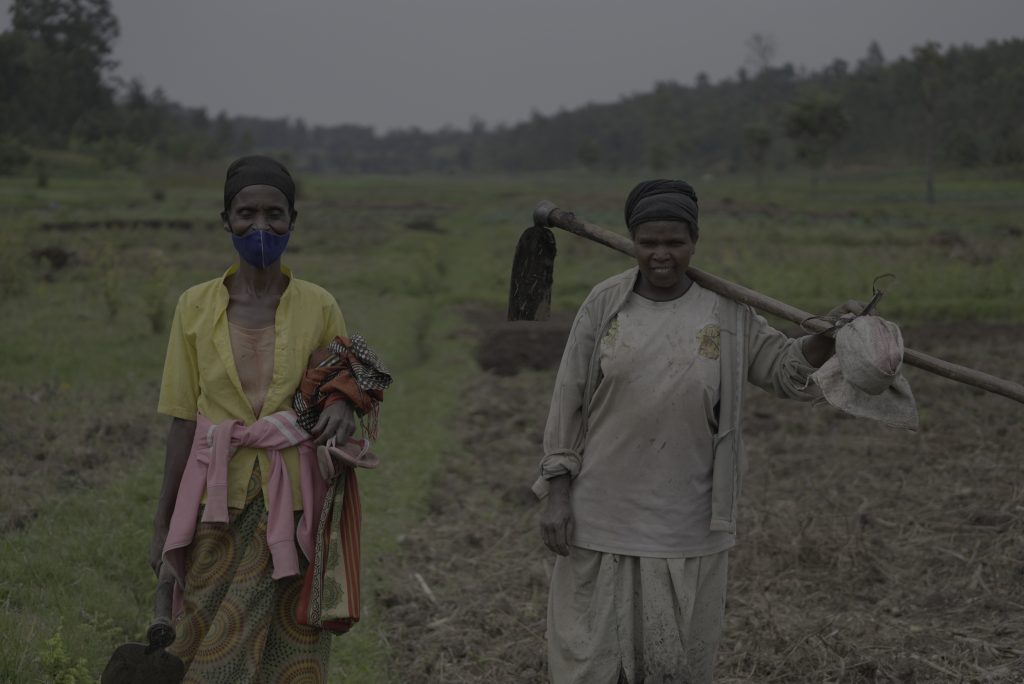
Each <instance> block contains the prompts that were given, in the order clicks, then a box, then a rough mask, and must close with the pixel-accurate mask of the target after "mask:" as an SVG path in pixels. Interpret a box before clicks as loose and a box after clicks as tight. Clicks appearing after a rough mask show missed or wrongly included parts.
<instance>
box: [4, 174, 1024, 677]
mask: <svg viewBox="0 0 1024 684" xmlns="http://www.w3.org/2000/svg"><path fill="white" fill-rule="evenodd" d="M72 161H74V160H72ZM74 168H75V167H74V164H72V163H71V162H69V163H68V165H67V166H66V167H59V168H55V170H54V171H53V174H52V177H51V181H50V184H49V186H48V187H47V188H42V189H40V188H36V187H35V186H34V179H33V178H32V177H30V176H25V177H16V178H6V179H0V215H2V216H4V217H5V219H6V223H7V225H6V226H5V231H6V232H5V233H4V235H3V238H2V239H3V243H2V244H0V259H3V261H2V264H0V266H3V274H2V275H0V285H2V286H3V287H4V288H5V289H4V292H8V291H9V292H10V294H8V295H7V296H5V297H2V298H0V313H2V315H3V317H4V320H5V321H10V322H11V324H9V325H5V326H0V346H2V347H3V348H4V349H5V350H7V353H6V354H5V355H4V356H3V358H0V378H3V381H2V382H0V416H4V417H3V418H0V421H3V423H2V425H0V427H2V432H3V434H5V435H17V436H18V439H16V440H8V441H7V443H6V444H5V446H4V447H3V448H4V454H3V456H4V458H3V459H0V462H3V463H4V464H5V465H3V466H0V475H2V477H3V484H4V486H5V487H6V488H8V489H10V488H12V487H15V486H20V485H16V484H14V483H17V482H24V483H29V482H33V481H36V480H38V479H39V477H38V474H37V473H38V471H39V466H37V465H36V464H35V461H34V459H36V458H37V456H38V455H39V454H42V455H43V458H44V460H45V461H46V462H53V461H57V462H61V461H60V460H61V459H65V460H67V461H69V463H68V466H67V467H68V468H69V469H73V470H75V471H76V473H77V474H75V475H74V476H71V475H69V476H68V477H67V478H66V481H65V480H60V482H59V483H51V482H50V481H49V480H43V483H44V484H43V485H42V486H40V494H39V496H38V497H35V503H32V504H30V503H26V504H25V506H31V507H33V508H34V511H35V514H36V515H35V518H34V519H26V520H27V522H26V523H25V524H24V525H22V528H21V529H9V530H8V531H7V532H5V533H4V534H3V535H2V536H0V549H2V554H0V605H2V606H3V611H2V613H0V682H5V681H12V682H15V681H16V682H23V681H46V680H47V677H51V678H52V673H51V674H48V672H49V671H50V670H53V668H55V667H56V668H65V669H66V670H67V671H68V672H74V671H75V669H76V668H77V667H78V663H79V661H80V660H84V661H85V663H86V665H87V668H88V670H89V672H91V673H92V674H93V675H95V674H98V672H99V670H100V668H101V667H102V665H103V663H104V662H105V660H106V658H107V657H108V656H109V653H110V651H111V649H112V648H113V646H114V645H116V644H117V643H119V642H120V641H123V640H125V639H127V638H134V639H137V638H140V637H141V633H142V630H143V629H144V628H145V625H146V623H147V621H148V615H149V600H150V592H151V591H152V588H153V581H152V578H151V577H150V573H149V570H148V568H147V567H146V562H145V558H146V550H147V546H148V538H149V528H150V516H151V515H152V510H153V506H154V504H155V497H156V493H157V490H158V483H159V477H160V470H161V468H162V447H161V438H162V432H163V431H164V430H165V429H166V421H165V420H164V419H162V418H159V417H157V416H155V415H153V410H154V408H155V404H156V394H157V390H158V381H159V377H160V371H161V367H162V363H163V354H164V348H165V344H166V339H165V336H164V333H163V332H161V331H159V325H158V323H159V319H160V317H161V316H163V317H165V318H166V317H169V315H170V312H171V308H172V306H173V302H174V301H175V299H176V297H177V295H178V293H180V292H181V291H182V290H183V289H185V288H186V287H188V286H189V285H192V284H194V283H197V282H200V281H203V280H207V279H210V278H214V277H217V276H218V275H219V274H220V273H221V272H223V270H224V269H225V268H226V267H227V266H228V264H229V263H230V262H231V261H232V259H233V252H232V250H231V247H230V242H229V240H228V239H227V237H226V236H225V234H224V233H223V232H222V230H221V228H220V225H219V220H218V219H217V214H218V212H219V210H220V206H219V190H218V188H219V182H220V181H219V173H221V171H217V173H214V172H213V171H212V170H209V171H203V172H202V173H199V174H196V175H194V176H191V177H190V176H189V175H188V174H184V173H177V172H175V171H173V170H160V171H158V172H150V173H149V175H147V174H140V175H127V174H96V173H91V172H86V171H85V170H81V169H80V170H78V171H74ZM68 169H71V170H68ZM155 173H156V174H157V176H158V177H156V176H154V174H155ZM635 180H636V178H635V177H632V176H631V177H592V176H584V175H561V176H554V175H536V176H525V177H505V176H501V177H499V176H494V177H479V178H471V179H470V178H458V177H398V178H393V177H388V178H375V177H319V176H316V177H302V178H300V184H301V199H300V205H299V207H300V211H301V215H300V221H299V224H298V228H297V230H296V234H295V236H294V238H293V239H292V242H291V244H290V251H289V253H288V255H287V258H286V262H287V263H288V264H289V265H290V266H291V267H292V268H293V269H294V271H295V274H296V275H297V276H298V277H300V278H304V279H308V280H312V281H314V282H316V283H318V284H320V285H322V286H324V287H326V288H327V289H328V290H329V291H331V292H332V293H334V294H335V296H336V297H337V299H338V300H339V302H340V304H341V307H342V310H343V311H344V313H345V316H346V319H347V321H348V324H349V329H350V330H352V331H359V332H362V333H363V334H364V335H366V337H367V339H368V340H369V341H370V342H371V344H373V345H374V346H375V347H376V348H378V349H379V350H380V352H381V355H382V357H383V358H384V359H385V360H386V362H387V363H388V364H389V365H390V366H391V368H392V370H393V371H394V373H395V376H396V384H395V385H394V387H393V389H392V390H390V391H389V394H388V397H387V400H386V402H385V406H384V414H383V426H382V435H383V439H382V441H381V443H380V444H379V445H378V447H377V451H378V453H380V454H381V456H382V458H383V461H384V463H383V465H382V467H381V469H380V470H379V471H377V472H373V473H368V474H366V476H365V477H363V478H362V480H361V485H362V488H363V501H364V506H365V528H364V535H363V538H364V542H365V545H366V546H365V549H364V558H365V568H364V576H365V578H366V586H365V594H364V595H365V620H364V622H363V623H362V624H360V625H359V626H358V627H357V628H356V629H355V630H354V631H353V633H351V634H349V635H347V636H345V637H343V638H341V639H338V640H336V643H335V648H334V656H333V661H332V662H333V676H334V677H336V678H341V677H345V678H348V679H349V680H352V681H361V682H383V681H386V677H387V675H386V670H387V668H386V664H387V662H388V661H389V644H388V641H387V634H385V633H384V632H383V630H382V627H381V623H380V621H379V619H378V615H379V613H380V609H379V606H377V605H376V604H375V598H374V597H375V592H376V589H377V587H378V586H379V584H378V582H379V578H380V577H381V576H382V575H383V574H385V573H387V572H388V568H387V567H384V566H383V563H382V561H381V558H382V557H384V556H386V555H388V554H389V553H391V552H393V551H394V550H395V548H396V545H397V544H398V542H397V539H398V538H399V536H400V535H402V534H404V533H405V531H406V530H407V529H408V528H409V527H410V526H411V525H412V524H413V523H414V522H415V521H417V520H418V519H419V518H420V517H421V515H422V513H423V511H424V507H425V505H426V501H427V493H428V490H429V489H430V487H431V485H432V483H433V482H434V479H435V476H436V474H437V472H438V471H439V469H442V468H443V467H444V460H445V457H446V455H448V454H451V453H452V450H454V449H458V448H459V447H458V445H457V442H456V438H455V435H456V432H455V430H454V427H453V426H454V425H455V424H456V423H457V422H458V421H459V420H460V418H461V416H462V415H463V414H464V412H465V410H466V407H465V405H464V398H463V397H461V396H460V392H461V388H462V387H464V386H465V382H466V381H467V380H468V379H469V378H471V376H472V375H473V374H474V373H475V372H476V366H475V362H474V361H473V359H472V347H473V345H474V344H475V340H474V339H473V338H472V337H471V336H468V335H467V334H465V331H464V328H465V324H464V322H463V321H462V320H461V317H460V314H459V312H460V311H462V310H464V308H465V307H467V306H473V307H484V308H490V309H495V310H498V311H501V310H504V308H505V306H506V297H507V293H508V273H509V266H510V264H511V258H512V254H513V251H514V248H515V243H516V240H517V238H518V236H519V234H520V233H521V231H522V230H523V229H524V228H525V227H526V226H527V224H528V223H529V222H530V215H531V211H532V207H533V206H534V205H535V204H536V202H537V201H539V200H541V199H550V200H552V201H554V202H556V204H559V205H560V206H563V207H565V208H568V209H572V210H575V211H577V212H578V213H579V215H580V216H581V217H583V218H585V219H587V220H589V221H592V222H595V223H599V224H601V225H604V226H605V227H607V228H612V229H618V230H621V228H620V226H621V204H622V200H623V198H624V196H625V194H626V192H627V191H628V189H629V188H630V187H631V186H632V184H633V183H634V182H635ZM940 181H941V182H940V185H939V191H940V195H939V197H940V204H939V205H938V206H937V207H929V206H927V205H924V204H922V203H921V201H920V194H921V193H920V189H919V188H918V185H919V180H918V179H917V178H916V176H915V175H914V174H913V173H906V174H902V173H891V174H887V175H883V176H879V175H878V174H876V173H874V172H860V171H855V172H849V173H847V174H835V175H833V176H832V177H831V178H830V179H829V180H828V181H827V182H826V183H824V184H823V185H822V186H821V187H819V188H818V189H817V190H813V191H812V189H811V188H810V186H809V184H808V183H807V182H806V178H804V177H803V176H797V175H793V176H779V177H775V178H773V179H772V182H771V184H770V185H769V186H768V187H767V188H762V189H756V188H754V186H753V182H752V180H750V179H744V178H720V179H705V180H704V181H700V180H698V181H696V184H697V188H698V192H699V193H700V196H701V206H702V208H703V212H702V237H701V241H700V244H699V248H698V254H697V259H696V260H695V262H694V263H695V265H697V266H699V267H701V268H704V269H706V270H709V271H711V272H715V273H718V274H720V275H722V276H724V277H727V278H732V279H735V280H737V281H739V282H741V283H743V284H745V285H748V286H751V287H755V288H759V289H762V290H763V291H764V292H765V293H767V294H770V295H772V296H774V297H776V298H778V299H782V300H784V301H788V302H790V303H791V304H793V305H795V306H800V307H801V308H805V309H807V310H809V311H812V312H823V311H827V310H828V309H829V308H831V306H832V305H834V304H836V303H838V302H840V301H843V300H846V299H850V298H860V299H866V298H868V297H869V296H870V284H871V279H872V278H873V277H874V276H875V275H878V274H879V273H884V272H894V273H896V274H897V275H898V276H899V279H900V280H899V286H898V288H897V289H896V290H894V291H893V293H892V294H891V295H888V296H887V297H886V299H885V300H884V301H883V306H882V310H883V311H884V312H885V313H886V315H888V316H890V317H892V318H895V319H896V320H899V321H901V322H934V321H948V320H979V321H1008V322H1021V321H1024V309H1022V308H1021V307H1020V304H1019V302H1020V299H1021V295H1022V294H1024V292H1022V290H1024V278H1022V277H1021V276H1020V272H1019V267H1018V264H1019V263H1020V262H1021V259H1022V258H1024V238H1021V237H1020V234H1019V231H1018V229H1019V228H1021V227H1022V224H1021V222H1020V220H1019V216H1020V215H1021V210H1022V209H1024V199H1022V198H1021V197H1020V194H1019V192H1016V188H1018V187H1019V180H1015V179H1013V178H996V177H991V176H987V175H984V174H981V173H979V174H975V175H964V176H960V177H949V178H943V179H940ZM154 184H156V185H159V187H160V189H161V190H163V191H164V194H163V199H161V200H158V199H156V198H155V197H154V193H153V191H152V188H153V187H154ZM425 216H429V217H430V218H431V221H432V223H431V226H432V228H431V229H430V230H416V229H410V228H409V227H407V224H409V223H410V222H413V221H414V220H416V219H418V218H422V217H425ZM111 218H116V219H122V220H125V221H127V220H129V219H131V220H135V219H160V220H164V221H168V220H181V221H188V222H190V225H191V227H190V228H188V229H173V228H167V227H163V228H145V227H134V228H97V229H87V228H81V229H76V230H72V231H60V230H52V229H50V230H44V229H42V228H41V226H42V225H43V224H53V223H60V222H65V223H66V222H80V223H90V222H98V221H105V220H107V219H111ZM8 226H9V227H10V229H9V230H8ZM1015 231H1018V232H1015ZM557 239H558V249H559V256H558V259H557V261H556V272H555V291H554V298H553V305H554V307H555V308H557V309H564V310H571V309H574V308H575V307H576V306H578V304H579V302H580V301H581V300H582V298H583V297H584V296H585V295H586V293H587V291H589V289H590V288H591V287H592V286H593V285H594V284H595V283H597V282H598V281H600V280H601V279H603V278H605V277H607V276H610V275H612V274H614V273H616V272H618V271H620V270H622V269H624V268H626V267H628V266H629V265H630V261H629V260H628V259H627V258H626V257H624V256H621V255H618V254H616V253H613V252H611V251H610V250H608V249H606V248H604V247H600V246H597V245H594V244H590V243H587V242H585V241H583V240H581V239H578V238H575V237H573V236H570V235H568V234H564V233H561V232H560V231H559V232H558V235H557ZM47 247H59V248H61V249H64V250H67V251H69V252H73V254H74V255H73V258H72V259H71V260H70V261H69V262H68V263H67V265H65V266H64V267H62V268H56V267H55V266H54V265H52V264H50V263H49V262H48V261H46V260H40V261H38V262H36V261H35V260H34V259H33V258H32V257H31V256H30V255H31V253H32V251H33V250H39V249H45V248H47ZM8 266H9V267H10V269H9V270H8V268H7V267H8ZM11 273H15V274H16V277H10V275H9V274H11ZM111 301H114V302H115V304H116V306H113V307H112V306H111V304H110V302H111ZM162 305H163V306H165V307H166V308H165V309H161V306H162ZM112 309H114V311H113V312H112ZM154 331H156V332H154ZM923 351H927V350H923ZM97 420H100V421H101V422H102V421H105V422H103V425H105V426H108V425H114V426H115V428H116V426H117V425H120V424H121V423H120V422H119V421H127V422H129V423H131V424H132V425H135V426H139V427H138V428H137V429H138V430H139V431H140V432H139V434H140V435H142V436H146V435H148V436H149V437H145V439H143V438H142V437H140V439H142V440H143V443H144V446H141V447H136V448H134V449H133V448H131V447H130V444H131V443H132V442H130V441H128V440H122V442H121V443H120V446H119V447H118V451H117V453H113V452H109V453H108V452H104V451H103V450H102V449H101V448H100V446H99V442H96V443H95V444H94V443H93V442H89V440H90V439H93V438H92V437H90V435H92V434H93V433H94V431H95V423H96V421H97ZM15 421H17V422H15ZM104 429H106V428H104ZM147 440H148V441H147ZM69 442H70V443H72V444H71V446H68V443H69ZM90 445H91V446H90ZM88 454H91V456H89V459H91V460H87V458H86V456H87V455H88ZM104 468H107V469H108V470H110V471H113V472H107V471H105V470H104ZM19 478H20V479H19ZM33 478H35V480H33ZM26 486H27V485H26ZM58 633H59V634H60V640H59V643H58V642H57V641H54V640H53V639H54V637H55V635H57V634H58ZM47 640H51V642H50V643H49V644H47ZM47 654H49V655H47ZM55 654H56V655H55ZM58 656H59V657H58Z"/></svg>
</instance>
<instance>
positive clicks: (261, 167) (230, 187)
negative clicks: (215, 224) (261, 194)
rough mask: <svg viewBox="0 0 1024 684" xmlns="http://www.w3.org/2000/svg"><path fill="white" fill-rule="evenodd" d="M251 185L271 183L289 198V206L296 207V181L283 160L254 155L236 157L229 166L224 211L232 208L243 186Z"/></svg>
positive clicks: (225, 181)
mask: <svg viewBox="0 0 1024 684" xmlns="http://www.w3.org/2000/svg"><path fill="white" fill-rule="evenodd" d="M250 185H269V186H271V187H273V188H277V189H278V190H280V191H281V192H283V193H284V196H285V197H287V198H288V208H289V209H295V181H293V180H292V176H291V174H290V173H288V169H286V168H285V167H284V164H282V163H281V162H279V161H277V160H275V159H271V158H270V157H262V156H259V155H253V156H251V157H242V158H241V159H236V160H235V161H234V162H233V163H232V164H231V166H229V167H228V174H227V178H225V179H224V211H230V210H231V200H233V199H234V198H235V195H237V194H238V193H239V191H240V190H241V189H242V188H245V187H248V186H250Z"/></svg>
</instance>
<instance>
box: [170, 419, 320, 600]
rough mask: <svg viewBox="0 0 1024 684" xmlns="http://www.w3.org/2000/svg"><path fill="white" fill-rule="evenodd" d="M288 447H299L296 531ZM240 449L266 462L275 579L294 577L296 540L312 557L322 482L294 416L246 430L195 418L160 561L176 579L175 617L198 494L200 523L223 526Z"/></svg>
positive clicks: (231, 422) (305, 434)
mask: <svg viewBox="0 0 1024 684" xmlns="http://www.w3.org/2000/svg"><path fill="white" fill-rule="evenodd" d="M293 446H298V448H299V485H300V487H299V488H300V491H301V492H302V517H301V518H300V519H299V523H298V526H297V527H296V524H295V518H294V514H293V508H294V506H293V501H292V485H291V479H290V478H289V477H288V469H287V468H286V467H285V464H284V457H283V456H282V455H281V450H282V449H287V448H288V447H293ZM242 447H251V448H254V449H263V450H265V451H266V454H267V458H268V459H269V460H270V476H269V478H268V485H267V501H266V505H267V546H268V547H269V548H270V556H271V559H272V561H273V566H274V572H273V577H274V579H280V578H282V577H289V576H291V575H297V574H299V557H298V553H297V552H296V550H295V545H296V541H297V542H298V546H299V548H301V549H302V553H303V554H305V556H306V558H307V559H312V557H313V553H314V550H315V544H316V526H317V522H318V521H319V519H320V509H321V508H322V507H323V501H324V495H325V494H326V493H327V483H326V482H325V481H324V479H323V477H322V476H321V475H320V470H319V468H318V467H317V463H316V450H315V447H314V445H313V443H312V441H311V437H310V435H309V433H308V432H306V431H305V430H303V429H302V428H301V427H299V424H298V422H297V420H296V416H295V413H294V412H292V411H279V412H277V413H273V414H271V415H269V416H264V417H263V418H260V419H259V420H257V421H256V422H255V423H253V424H252V425H249V426H246V425H245V423H243V422H242V421H240V420H225V421H223V422H220V423H217V424H214V423H212V422H211V421H210V420H209V419H208V418H206V416H204V415H202V414H198V415H197V416H196V435H195V439H194V440H193V441H192V452H191V453H190V454H189V457H188V462H187V463H186V465H185V471H184V472H183V473H182V476H181V484H180V485H179V486H178V497H177V500H176V501H175V504H174V513H173V514H172V515H171V524H170V528H169V529H168V532H167V541H166V542H165V543H164V550H163V561H164V562H165V563H167V564H168V565H169V566H170V568H171V569H172V570H173V571H174V576H175V578H176V579H177V582H176V583H175V592H174V594H175V602H174V603H175V611H174V612H175V614H177V613H178V611H179V610H180V606H181V601H180V598H181V594H180V591H181V590H182V589H184V588H185V555H186V550H187V549H188V547H189V545H190V544H191V543H192V539H193V537H194V536H195V531H196V525H197V519H198V515H199V507H200V504H201V503H202V499H203V492H206V509H205V510H204V511H203V518H202V522H204V523H227V522H228V462H229V461H230V460H231V458H232V456H234V455H235V452H237V451H238V449H240V448H242Z"/></svg>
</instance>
